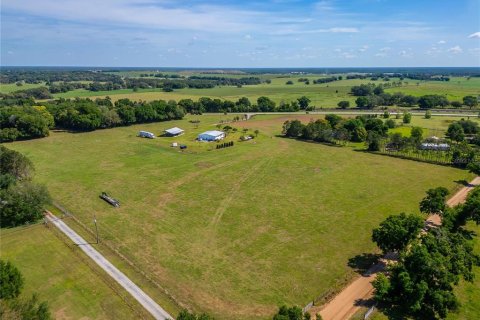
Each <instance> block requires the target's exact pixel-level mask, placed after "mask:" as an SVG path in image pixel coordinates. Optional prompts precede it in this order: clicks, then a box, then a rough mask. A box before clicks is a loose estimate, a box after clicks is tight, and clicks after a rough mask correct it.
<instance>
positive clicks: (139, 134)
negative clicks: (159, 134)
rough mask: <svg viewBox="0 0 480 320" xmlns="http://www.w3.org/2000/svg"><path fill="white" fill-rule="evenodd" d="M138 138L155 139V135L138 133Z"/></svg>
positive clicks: (144, 132) (146, 132)
mask: <svg viewBox="0 0 480 320" xmlns="http://www.w3.org/2000/svg"><path fill="white" fill-rule="evenodd" d="M138 136H139V137H142V138H149V139H155V135H154V134H153V133H151V132H148V131H140V132H139V133H138Z"/></svg>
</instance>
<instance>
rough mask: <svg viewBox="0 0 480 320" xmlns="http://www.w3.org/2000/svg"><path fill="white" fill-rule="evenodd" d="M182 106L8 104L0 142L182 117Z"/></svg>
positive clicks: (2, 112) (0, 117) (0, 112)
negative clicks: (51, 132) (60, 130)
mask: <svg viewBox="0 0 480 320" xmlns="http://www.w3.org/2000/svg"><path fill="white" fill-rule="evenodd" d="M184 115H185V112H184V109H183V107H181V106H179V105H177V103H176V102H175V101H173V100H171V101H168V102H167V101H164V100H155V101H151V102H142V101H140V102H136V101H131V100H129V99H121V100H118V101H117V102H115V103H112V101H111V100H110V98H105V99H96V100H91V99H75V100H65V99H59V100H54V101H49V102H45V103H44V105H43V106H9V107H2V108H0V127H1V128H2V129H0V142H3V141H15V140H17V139H30V138H40V137H45V136H48V134H49V129H51V128H54V127H57V128H64V129H69V130H76V131H91V130H95V129H98V128H111V127H116V126H124V125H130V124H135V123H147V122H155V121H167V120H174V119H182V118H183V116H184Z"/></svg>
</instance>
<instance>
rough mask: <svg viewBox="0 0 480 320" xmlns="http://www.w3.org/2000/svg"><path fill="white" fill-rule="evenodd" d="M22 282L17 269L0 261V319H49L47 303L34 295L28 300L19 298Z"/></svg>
mask: <svg viewBox="0 0 480 320" xmlns="http://www.w3.org/2000/svg"><path fill="white" fill-rule="evenodd" d="M24 282H25V281H24V278H23V276H22V274H21V273H20V271H19V270H18V269H17V267H15V266H14V265H13V264H12V263H10V262H9V261H4V260H1V259H0V319H18V320H49V319H51V315H50V310H49V308H48V304H47V302H40V301H38V296H37V295H36V294H33V295H32V296H31V298H30V299H22V298H21V297H20V294H21V292H22V289H23V286H24Z"/></svg>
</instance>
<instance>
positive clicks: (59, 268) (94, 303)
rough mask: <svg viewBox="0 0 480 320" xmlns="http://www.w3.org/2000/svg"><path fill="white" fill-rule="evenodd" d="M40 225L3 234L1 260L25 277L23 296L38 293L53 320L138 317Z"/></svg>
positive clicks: (101, 279) (52, 234)
mask: <svg viewBox="0 0 480 320" xmlns="http://www.w3.org/2000/svg"><path fill="white" fill-rule="evenodd" d="M55 232H56V231H55V230H49V229H47V228H45V227H44V226H43V225H42V224H39V225H34V226H31V227H18V228H14V229H8V230H2V232H1V237H0V247H1V250H0V258H1V259H8V260H9V261H11V262H12V263H14V264H15V266H17V267H18V268H19V270H20V272H22V274H23V275H24V277H25V288H24V292H23V293H22V296H24V297H30V295H31V294H32V293H34V292H35V293H37V294H38V296H39V299H40V301H45V300H46V301H48V304H49V306H50V310H51V313H52V316H53V317H54V318H55V319H85V320H86V319H133V318H135V317H137V316H138V315H137V314H136V313H135V312H134V311H133V310H132V309H130V307H129V306H128V305H127V304H126V303H125V302H124V301H123V300H122V298H121V297H120V296H118V295H117V294H116V293H115V292H114V291H113V290H112V289H111V287H110V286H109V284H108V283H106V282H105V280H104V278H103V277H101V276H99V274H97V273H94V272H93V271H92V269H91V268H90V266H89V265H88V264H86V263H85V260H84V259H85V258H84V257H83V258H82V256H81V255H79V253H78V252H73V251H72V248H70V247H68V246H66V245H65V244H64V243H63V242H62V240H60V239H59V238H58V237H57V236H56V235H55Z"/></svg>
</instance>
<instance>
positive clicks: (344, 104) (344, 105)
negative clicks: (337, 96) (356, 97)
mask: <svg viewBox="0 0 480 320" xmlns="http://www.w3.org/2000/svg"><path fill="white" fill-rule="evenodd" d="M337 106H338V107H339V108H340V109H348V108H350V101H345V100H344V101H340V102H339V103H338V104H337Z"/></svg>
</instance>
